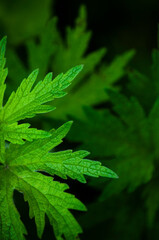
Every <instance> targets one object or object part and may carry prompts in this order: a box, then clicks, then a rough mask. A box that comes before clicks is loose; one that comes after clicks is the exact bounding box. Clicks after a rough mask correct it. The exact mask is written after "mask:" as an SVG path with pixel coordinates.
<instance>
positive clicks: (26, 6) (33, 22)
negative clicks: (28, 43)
mask: <svg viewBox="0 0 159 240" xmlns="http://www.w3.org/2000/svg"><path fill="white" fill-rule="evenodd" d="M51 3H52V0H45V1H38V0H34V1H33V0H23V1H19V0H14V1H9V0H1V1H0V29H1V34H2V35H7V36H8V41H9V43H11V44H12V45H13V44H19V43H20V42H22V41H24V40H25V39H27V38H29V37H31V36H35V35H36V34H37V33H39V31H41V29H42V28H43V27H44V26H45V24H46V21H47V20H48V19H49V17H50V14H51V8H50V7H51ZM39 16H40V17H39Z"/></svg>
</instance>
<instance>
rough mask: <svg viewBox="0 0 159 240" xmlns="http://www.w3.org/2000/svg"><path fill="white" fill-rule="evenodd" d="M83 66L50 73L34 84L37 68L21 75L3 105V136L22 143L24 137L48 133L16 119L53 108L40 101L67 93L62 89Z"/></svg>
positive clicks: (28, 137)
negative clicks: (16, 86)
mask: <svg viewBox="0 0 159 240" xmlns="http://www.w3.org/2000/svg"><path fill="white" fill-rule="evenodd" d="M82 68H83V66H82V65H80V66H76V67H74V68H72V69H70V70H69V71H68V72H67V73H65V74H60V75H58V76H57V77H56V78H55V79H54V80H52V74H51V73H49V74H47V75H46V77H45V78H44V80H43V81H40V82H38V84H37V85H36V86H35V87H34V88H33V85H34V83H35V81H36V78H37V75H38V70H35V71H33V72H32V73H31V74H30V75H29V77H28V78H26V79H24V80H23V81H22V83H21V85H20V87H19V88H18V89H17V91H16V92H12V94H11V96H10V98H9V99H8V101H7V103H6V104H5V106H4V107H3V109H2V113H1V116H0V118H1V129H2V130H1V131H2V132H3V135H4V139H5V140H9V141H11V142H12V143H20V144H22V143H24V141H23V139H25V140H29V141H31V140H33V139H37V138H43V137H47V136H49V134H48V133H46V132H44V131H38V130H36V129H30V128H28V127H29V125H26V124H20V125H18V124H17V121H20V120H22V119H25V118H30V117H33V116H35V115H36V114H37V113H45V112H49V111H52V110H53V109H55V108H54V107H52V106H48V105H43V104H44V103H46V102H48V101H51V100H53V99H55V98H59V97H62V96H64V95H65V94H66V93H65V92H64V91H63V90H64V89H65V88H67V87H68V86H69V85H70V84H71V82H72V80H73V79H74V78H75V77H76V76H77V74H78V73H79V72H80V71H81V70H82Z"/></svg>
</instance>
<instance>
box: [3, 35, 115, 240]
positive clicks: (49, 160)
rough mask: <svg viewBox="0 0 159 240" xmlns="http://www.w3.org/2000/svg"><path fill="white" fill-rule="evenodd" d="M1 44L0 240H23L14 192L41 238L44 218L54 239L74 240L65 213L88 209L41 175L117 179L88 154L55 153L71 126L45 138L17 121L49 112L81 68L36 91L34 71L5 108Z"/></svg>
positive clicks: (70, 218) (48, 78) (70, 220)
mask: <svg viewBox="0 0 159 240" xmlns="http://www.w3.org/2000/svg"><path fill="white" fill-rule="evenodd" d="M5 45H6V38H4V39H2V40H1V42H0V86H1V89H2V90H1V92H0V99H1V106H0V144H1V145H0V181H1V182H0V239H1V240H24V239H25V237H24V234H27V231H26V229H25V226H24V224H23V222H22V221H21V219H20V215H19V212H18V210H17V209H16V206H15V204H14V200H13V194H14V191H15V190H17V191H19V192H21V193H22V194H23V195H24V199H25V201H27V202H28V204H29V216H30V218H33V217H34V218H35V223H36V227H37V234H38V236H39V237H40V238H41V237H42V234H43V231H44V227H45V215H47V216H48V218H49V221H50V224H51V225H52V226H53V229H54V234H55V237H56V239H57V240H62V239H66V240H75V239H77V238H78V234H79V233H81V232H82V229H81V227H80V226H79V224H78V223H77V221H76V220H75V219H74V217H73V215H72V214H71V213H70V211H69V209H75V210H81V211H85V210H86V208H85V206H84V205H83V204H82V203H81V202H80V201H79V200H78V199H76V198H75V197H74V195H72V194H69V193H67V192H65V190H67V189H68V185H66V184H62V183H60V182H57V181H54V180H53V178H52V177H48V176H45V175H44V174H43V173H44V172H45V173H48V174H50V175H52V176H53V175H57V176H59V177H61V178H64V179H66V178H67V177H70V178H72V179H76V180H78V181H80V182H82V183H84V182H86V180H85V177H84V175H88V176H93V177H98V176H103V177H111V178H117V175H116V174H115V173H114V172H112V171H111V170H109V169H108V168H106V167H104V166H101V163H100V162H98V161H92V160H88V159H84V157H86V156H87V155H88V152H86V151H77V152H72V150H67V151H61V152H55V151H54V150H53V149H54V148H55V147H56V146H58V145H59V144H60V143H61V142H62V139H63V138H64V137H65V135H66V134H67V133H68V131H69V130H70V127H71V124H72V122H67V123H65V124H64V125H62V126H61V127H60V128H58V129H57V130H51V131H50V132H49V133H47V132H44V131H41V130H37V129H35V128H28V127H29V126H30V125H29V124H27V123H22V124H18V121H20V120H23V119H25V118H31V117H34V116H35V115H36V114H38V113H46V112H49V111H51V110H53V109H54V107H52V106H50V105H45V103H46V102H50V101H52V100H53V99H55V98H60V97H62V96H64V95H65V94H66V93H65V92H64V89H65V88H67V87H68V86H69V85H70V84H71V82H72V80H73V79H74V78H75V77H76V76H77V74H79V72H80V71H81V70H82V68H83V66H82V65H80V66H76V67H74V68H72V69H70V70H69V71H67V72H66V73H65V74H60V75H58V76H57V77H55V78H54V80H52V74H51V73H49V74H47V75H46V77H45V78H44V80H43V81H39V82H38V83H37V84H36V85H35V86H34V83H35V81H36V78H37V75H38V70H35V71H33V72H32V73H31V74H30V75H29V77H28V78H26V79H24V80H23V81H22V82H21V84H20V87H19V88H18V89H17V91H16V92H12V94H11V96H10V97H9V99H8V101H7V102H6V104H5V105H4V106H3V95H4V90H5V83H4V81H5V78H6V76H7V70H6V69H4V65H5V58H4V54H5ZM38 138H40V139H38ZM5 140H8V141H9V142H11V143H9V146H8V147H5ZM24 140H25V141H24ZM26 140H28V141H32V142H27V141H26ZM15 143H16V144H15Z"/></svg>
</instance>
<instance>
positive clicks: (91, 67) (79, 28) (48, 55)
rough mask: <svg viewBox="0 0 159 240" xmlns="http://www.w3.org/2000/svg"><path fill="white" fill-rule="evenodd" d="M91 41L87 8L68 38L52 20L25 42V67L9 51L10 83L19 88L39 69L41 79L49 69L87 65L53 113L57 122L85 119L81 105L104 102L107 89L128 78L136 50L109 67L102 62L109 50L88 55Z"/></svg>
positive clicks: (58, 102) (55, 21)
mask: <svg viewBox="0 0 159 240" xmlns="http://www.w3.org/2000/svg"><path fill="white" fill-rule="evenodd" d="M90 38H91V32H90V31H87V23H86V9H85V7H84V6H82V7H81V8H80V11H79V16H78V18H77V19H76V22H75V27H74V28H70V27H67V29H66V37H65V39H63V37H62V36H61V34H60V32H59V30H58V28H57V18H53V19H52V20H51V21H49V22H48V25H47V26H46V27H45V28H44V30H43V31H41V33H40V34H39V35H37V36H36V38H35V39H31V40H29V41H27V42H26V45H25V46H26V49H27V63H25V64H24V62H23V61H22V60H21V59H20V58H19V56H18V54H17V52H16V51H15V49H10V51H8V53H7V57H8V67H9V69H10V72H9V77H10V79H11V84H13V82H14V85H15V86H17V85H18V83H19V81H20V80H21V79H22V78H24V77H25V76H26V75H28V73H30V72H31V71H32V70H34V69H35V68H37V67H39V69H40V75H39V77H40V79H41V78H43V76H44V75H45V74H46V72H48V71H49V70H51V71H52V72H53V73H54V75H57V74H58V73H60V72H61V71H66V70H68V69H69V68H71V67H73V66H74V65H77V64H84V66H85V67H84V70H83V72H82V73H81V75H80V76H79V77H77V79H76V81H75V82H74V83H73V84H72V86H70V88H69V90H70V94H69V95H68V96H66V97H65V100H56V107H57V110H56V112H55V114H50V117H51V118H52V117H53V118H56V119H66V116H67V115H69V114H72V115H74V116H78V117H81V118H83V111H82V106H83V105H86V106H91V105H95V104H99V103H100V102H102V101H103V100H104V99H105V92H104V88H105V87H113V84H114V83H116V82H117V80H119V79H120V78H121V77H123V75H125V66H126V65H127V63H128V62H129V61H130V59H131V58H132V57H133V55H134V50H130V51H128V52H126V53H124V54H122V55H121V56H117V57H116V58H115V59H114V60H113V61H112V62H111V63H109V64H107V63H105V62H101V60H102V58H103V56H104V55H105V52H106V49H105V48H102V49H99V50H96V51H94V52H91V53H88V54H87V48H88V45H89V41H90ZM99 64H100V65H99ZM88 93H89V94H88Z"/></svg>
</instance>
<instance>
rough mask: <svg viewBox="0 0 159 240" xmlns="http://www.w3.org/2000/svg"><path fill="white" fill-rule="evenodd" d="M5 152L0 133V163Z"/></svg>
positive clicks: (2, 161)
mask: <svg viewBox="0 0 159 240" xmlns="http://www.w3.org/2000/svg"><path fill="white" fill-rule="evenodd" d="M4 154H5V140H4V137H3V135H2V134H0V163H2V164H3V163H4Z"/></svg>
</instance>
